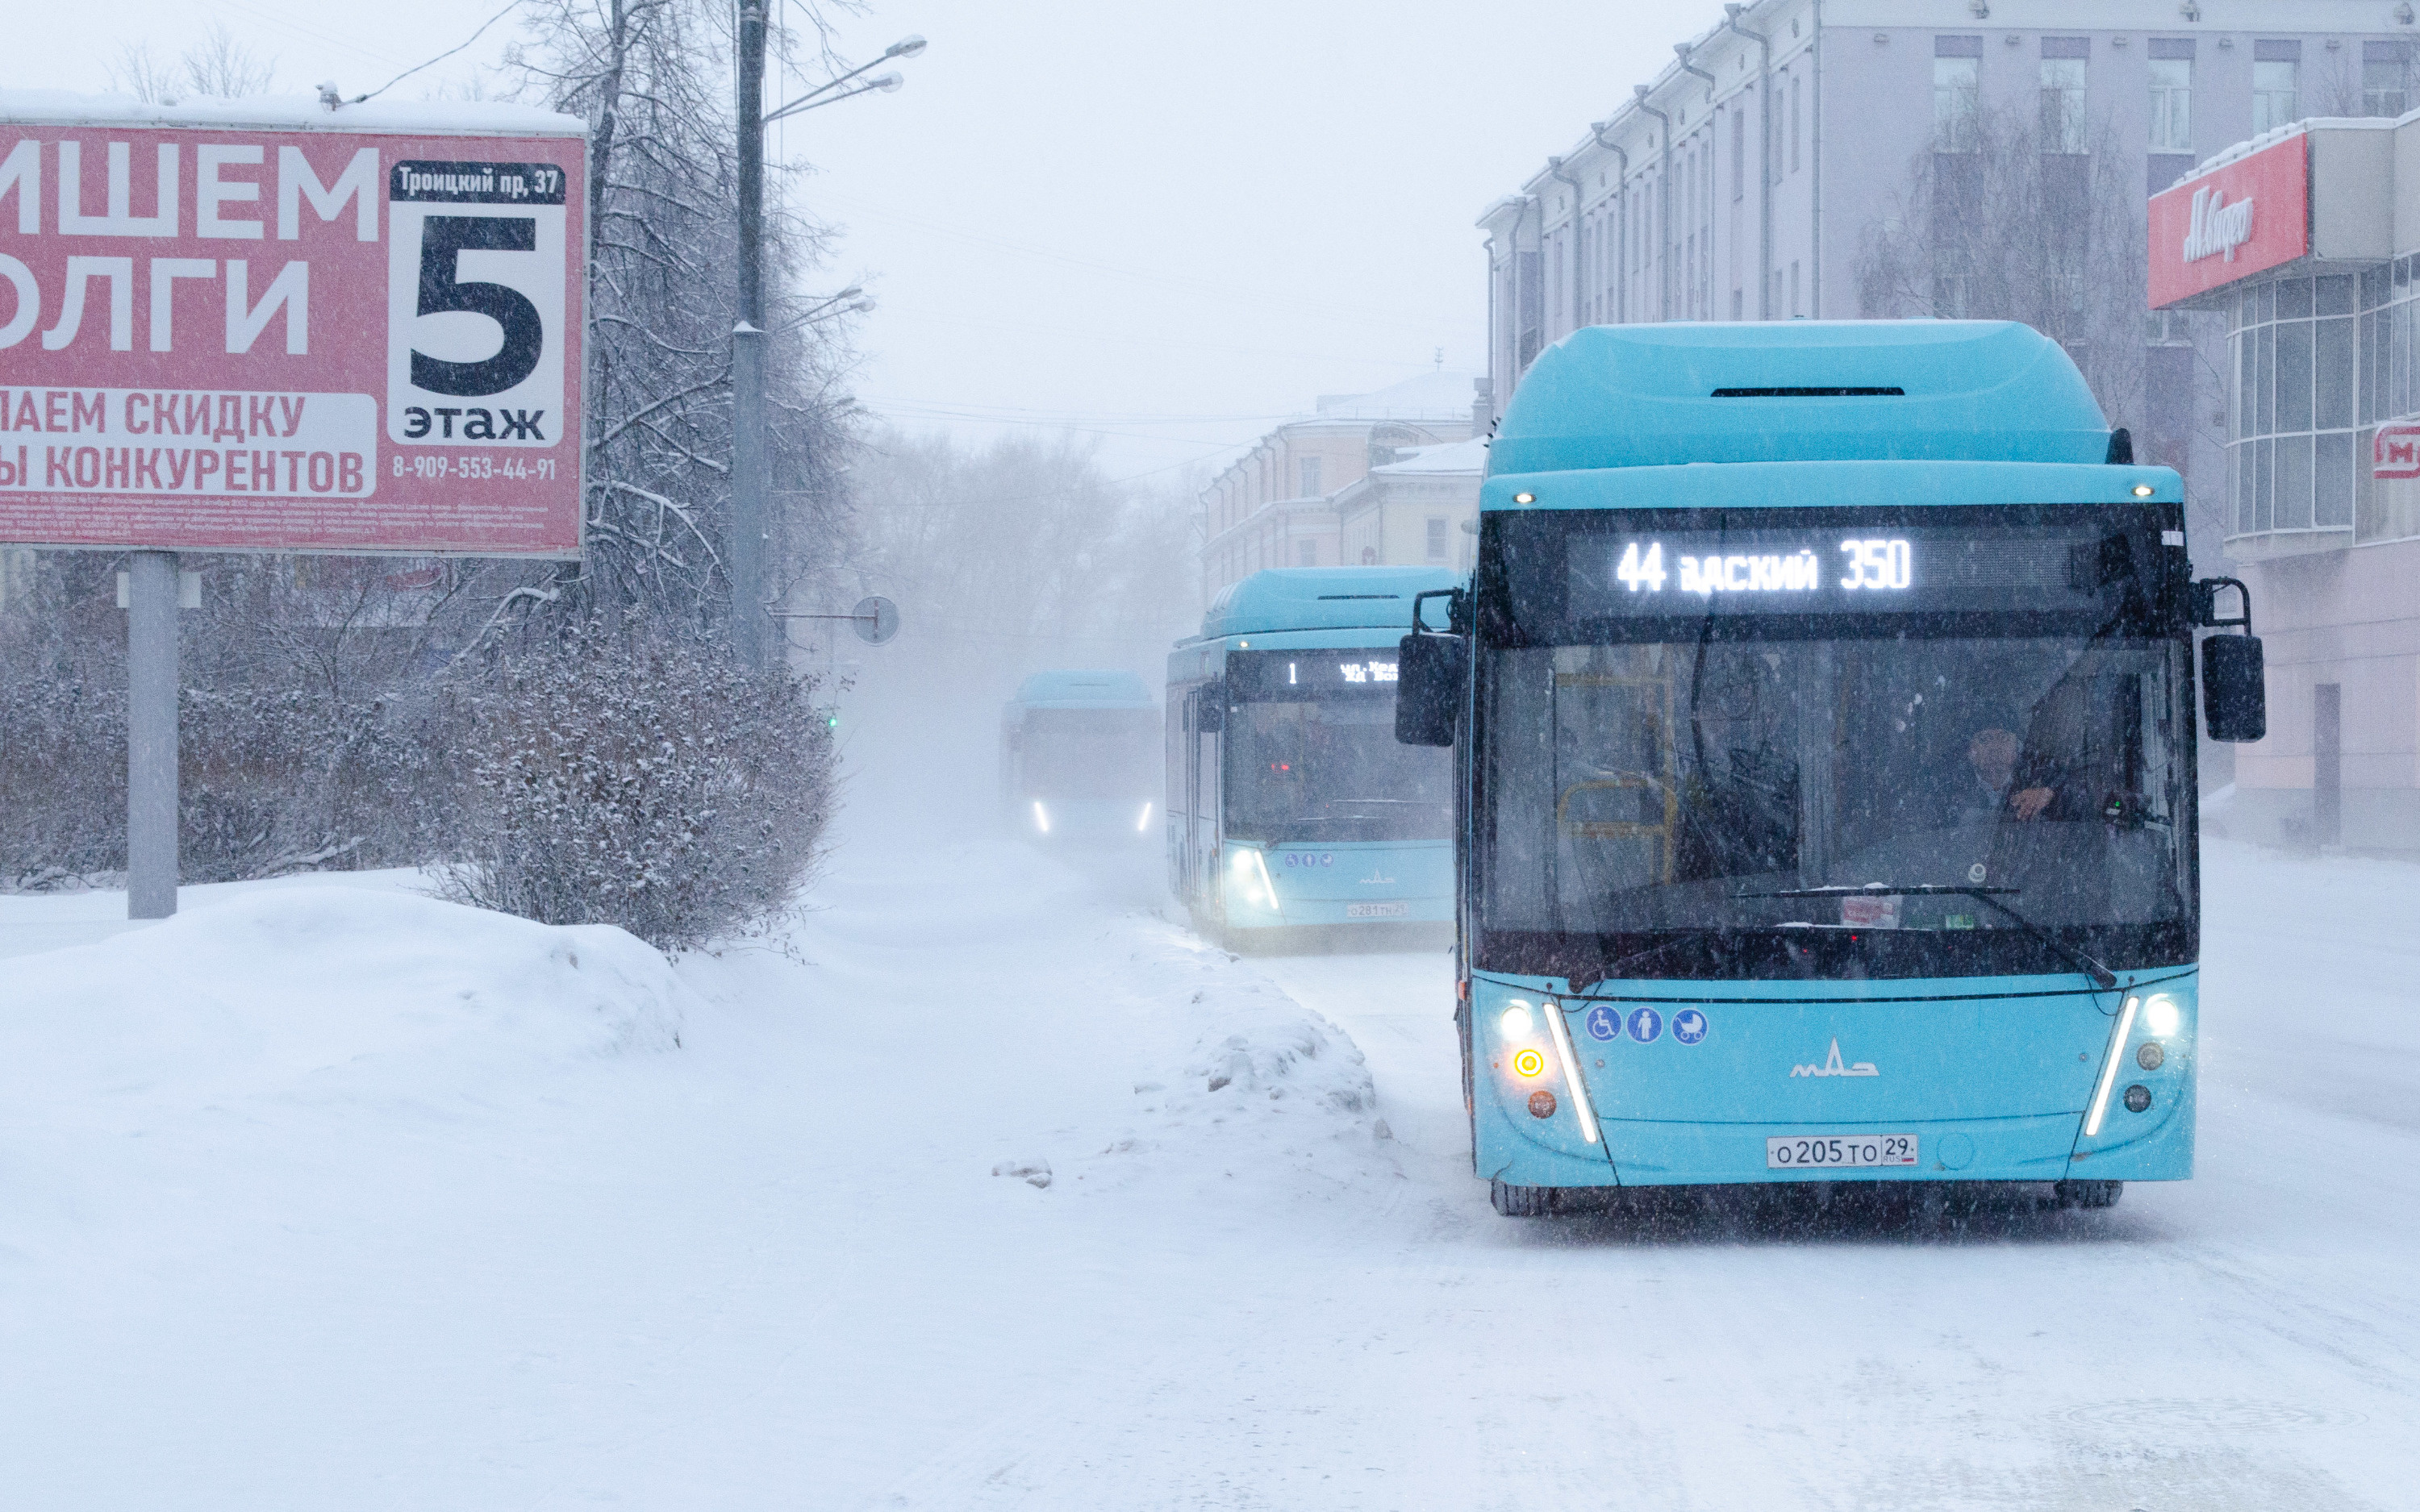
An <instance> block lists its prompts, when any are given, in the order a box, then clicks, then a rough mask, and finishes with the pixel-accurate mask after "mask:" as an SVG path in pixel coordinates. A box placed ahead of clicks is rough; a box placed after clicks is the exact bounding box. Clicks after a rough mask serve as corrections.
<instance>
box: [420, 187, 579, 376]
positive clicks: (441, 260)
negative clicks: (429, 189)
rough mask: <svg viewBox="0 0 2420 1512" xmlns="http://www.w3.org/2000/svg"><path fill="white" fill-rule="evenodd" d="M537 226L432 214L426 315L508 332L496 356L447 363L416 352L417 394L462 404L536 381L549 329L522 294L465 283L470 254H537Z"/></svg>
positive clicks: (426, 229) (424, 233)
mask: <svg viewBox="0 0 2420 1512" xmlns="http://www.w3.org/2000/svg"><path fill="white" fill-rule="evenodd" d="M536 250H537V222H535V220H532V219H531V218H529V217H528V216H519V215H432V216H430V217H428V218H427V220H425V221H423V222H421V223H420V313H421V314H422V315H443V314H447V313H449V312H451V311H456V310H462V311H467V312H469V313H470V314H472V315H484V316H487V317H488V318H489V319H490V320H493V321H494V322H495V323H496V325H497V326H498V327H499V328H500V329H501V330H502V331H503V332H504V345H503V346H502V347H498V348H497V349H496V355H495V356H493V357H489V358H485V359H483V360H481V361H479V362H476V363H449V362H446V361H444V360H443V359H442V358H436V357H430V356H427V354H425V353H423V352H420V351H418V350H414V351H413V352H412V354H411V383H412V387H414V388H418V389H426V390H427V391H428V392H429V393H450V394H454V395H455V396H457V397H458V398H476V397H478V396H479V395H481V394H487V393H504V391H505V390H507V389H509V388H511V387H513V386H514V385H515V384H517V383H519V382H520V380H521V379H523V378H527V377H529V376H530V374H531V373H532V372H533V371H535V368H536V367H537V360H538V356H539V354H540V352H541V351H543V350H544V348H545V346H546V322H545V321H544V320H543V319H541V318H540V317H539V316H538V313H537V306H536V305H535V304H532V303H531V302H530V301H529V298H528V296H526V295H524V294H522V293H521V291H520V290H519V289H517V288H507V287H506V286H504V285H502V284H465V283H462V282H460V273H461V255H462V254H463V253H465V252H535V251H536Z"/></svg>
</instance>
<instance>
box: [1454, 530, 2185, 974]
mask: <svg viewBox="0 0 2420 1512" xmlns="http://www.w3.org/2000/svg"><path fill="white" fill-rule="evenodd" d="M1938 513H1939V512H1936V515H1937V514H1938ZM1801 533H1802V534H1805V533H1807V532H1801ZM1814 533H1816V534H1818V535H1820V534H1821V533H1822V532H1814ZM1981 533H1982V534H1983V537H1984V539H1983V541H1982V543H1981V545H1980V546H1979V547H1978V548H1976V549H1973V550H1968V549H1964V548H1963V547H1964V545H1965V543H1962V542H1961V541H1957V540H1953V539H1950V538H1948V537H1947V536H1946V535H1945V534H1943V533H1942V532H1933V533H1932V534H1931V535H1928V534H1927V533H1926V532H1920V531H1908V532H1871V533H1869V535H1864V536H1852V537H1851V538H1850V539H1849V540H1848V541H1847V542H1846V543H1840V544H1843V545H1848V546H1855V547H1858V548H1862V549H1863V552H1864V554H1863V556H1862V558H1859V557H1856V556H1854V555H1853V554H1852V555H1846V556H1844V555H1843V554H1842V553H1840V552H1837V551H1836V550H1835V549H1834V547H1835V545H1836V543H1833V542H1831V541H1829V540H1820V541H1818V540H1808V541H1807V542H1805V543H1803V544H1802V543H1801V542H1799V541H1797V540H1794V539H1793V540H1778V541H1776V540H1769V539H1761V538H1760V537H1759V535H1758V532H1740V531H1732V532H1727V535H1728V539H1726V540H1723V541H1720V542H1717V541H1714V540H1712V539H1710V538H1701V537H1692V536H1689V535H1687V534H1685V533H1683V532H1662V538H1660V539H1658V540H1654V541H1650V542H1647V543H1646V544H1648V545H1651V546H1660V547H1662V548H1664V549H1663V551H1662V553H1661V555H1662V557H1663V559H1664V560H1663V561H1662V562H1660V563H1658V564H1659V565H1662V566H1663V567H1664V569H1665V571H1666V573H1667V575H1668V584H1667V592H1669V591H1670V590H1671V589H1674V588H1678V587H1679V583H1678V581H1677V579H1679V578H1680V575H1681V573H1682V572H1683V570H1684V568H1685V570H1687V571H1689V572H1690V574H1691V575H1692V577H1693V578H1695V579H1697V580H1698V581H1699V583H1700V584H1703V583H1706V582H1708V581H1710V580H1712V581H1714V587H1713V588H1711V589H1705V590H1699V591H1684V593H1685V594H1686V596H1687V598H1688V599H1689V601H1690V602H1691V604H1692V605H1693V606H1695V607H1696V608H1695V612H1694V613H1692V612H1690V611H1689V610H1688V609H1681V610H1680V611H1679V612H1674V605H1673V604H1672V603H1670V602H1669V601H1668V602H1666V603H1665V604H1662V605H1650V604H1648V602H1647V598H1648V594H1649V592H1650V591H1649V590H1648V589H1647V586H1646V585H1645V584H1643V583H1642V584H1641V586H1640V588H1639V589H1638V590H1632V589H1630V588H1627V587H1625V586H1623V585H1622V584H1621V581H1620V572H1621V556H1622V555H1623V554H1627V553H1629V551H1630V548H1631V547H1633V546H1635V545H1639V544H1640V540H1641V538H1640V537H1638V536H1637V535H1636V534H1633V535H1628V536H1624V535H1621V534H1619V533H1616V534H1613V535H1610V536H1604V535H1601V536H1599V537H1598V538H1596V539H1592V540H1590V541H1588V542H1587V543H1585V544H1584V545H1580V546H1577V547H1575V548H1570V549H1566V550H1564V551H1561V552H1548V553H1535V552H1533V553H1531V554H1530V555H1532V557H1533V558H1553V559H1557V560H1555V562H1554V565H1555V566H1556V567H1558V568H1559V569H1560V571H1561V573H1562V579H1561V580H1560V581H1559V582H1558V583H1557V584H1555V585H1554V586H1555V588H1556V590H1557V592H1556V594H1554V595H1553V598H1554V600H1555V602H1554V603H1553V604H1552V605H1547V606H1543V607H1544V608H1546V609H1548V610H1549V612H1545V613H1539V612H1535V611H1536V610H1537V609H1540V608H1541V607H1542V606H1541V604H1540V597H1541V595H1539V594H1528V595H1527V596H1528V600H1529V607H1530V608H1531V609H1532V610H1533V612H1532V614H1531V616H1530V619H1531V624H1530V625H1528V626H1527V627H1526V628H1528V629H1532V630H1534V629H1546V630H1548V631H1549V632H1550V633H1548V634H1546V635H1544V636H1536V635H1532V634H1526V633H1524V634H1519V635H1518V636H1517V637H1514V636H1506V635H1504V634H1503V631H1504V630H1506V629H1508V628H1521V627H1518V626H1515V625H1512V624H1511V623H1509V622H1510V621H1512V620H1513V619H1516V618H1517V615H1516V616H1500V617H1499V621H1498V636H1497V639H1499V640H1503V639H1516V638H1517V639H1519V640H1546V641H1548V642H1549V643H1545V644H1510V645H1506V644H1499V645H1497V646H1494V647H1492V648H1491V647H1486V646H1484V645H1482V650H1481V718H1480V728H1481V731H1482V732H1483V734H1482V737H1481V748H1480V749H1481V764H1480V779H1481V792H1482V795H1483V797H1482V800H1481V801H1482V804H1483V809H1484V815H1485V820H1484V823H1483V825H1482V826H1481V846H1482V855H1481V865H1480V868H1479V870H1480V874H1481V889H1480V912H1481V921H1482V925H1483V927H1484V929H1485V930H1487V931H1490V932H1503V933H1505V934H1506V935H1508V936H1528V937H1530V938H1532V939H1537V938H1547V937H1558V936H1559V937H1564V938H1567V939H1568V938H1570V937H1573V936H1578V937H1584V938H1586V939H1589V940H1591V941H1594V942H1597V946H1598V949H1595V950H1592V951H1585V952H1583V953H1584V954H1589V955H1590V956H1592V957H1593V958H1594V962H1595V964H1596V966H1598V967H1599V968H1601V969H1603V970H1604V971H1605V974H1606V975H1616V974H1619V973H1617V972H1615V971H1614V970H1613V969H1612V968H1613V967H1614V966H1615V965H1616V964H1618V963H1620V962H1622V961H1624V960H1631V961H1632V963H1633V966H1634V967H1636V968H1637V969H1636V970H1634V971H1633V974H1636V975H1645V976H1664V975H1678V976H1689V975H1724V974H1745V975H1759V974H1763V972H1764V971H1765V970H1766V969H1767V968H1768V966H1771V965H1775V964H1779V965H1784V966H1789V967H1792V968H1794V969H1802V970H1803V969H1806V968H1807V964H1808V963H1809V962H1811V961H1813V960H1814V959H1816V958H1817V957H1818V956H1819V955H1822V954H1823V953H1824V952H1823V950H1819V949H1818V946H1819V944H1822V943H1823V941H1822V939H1821V937H1822V936H1825V935H1830V936H1833V937H1834V938H1833V940H1832V941H1831V942H1830V943H1831V947H1833V948H1830V949H1829V958H1830V959H1831V961H1832V962H1833V964H1834V965H1835V966H1836V967H1837V968H1838V969H1847V970H1856V971H1861V972H1869V973H1871V974H1885V975H1920V974H1926V973H1928V972H1934V971H1937V972H1938V973H1939V974H1942V975H1953V974H1962V973H1964V972H1968V971H1972V970H1977V969H2003V970H2006V969H2020V968H2024V969H2035V968H2040V969H2050V970H2057V969H2063V968H2062V967H2061V966H2060V965H2059V964H2057V963H2056V961H2055V959H2052V960H2046V959H2044V957H2043V955H2042V949H2043V942H2042V941H2041V940H2040V938H2039V937H2035V938H2031V939H2027V938H2025V937H2024V936H2025V931H2024V924H2031V925H2038V926H2040V927H2041V929H2042V930H2043V931H2045V932H2047V933H2051V934H2052V935H2053V936H2054V937H2055V938H2057V939H2060V940H2062V941H2064V942H2065V943H2067V944H2068V945H2070V946H2071V947H2073V948H2076V949H2093V950H2096V951H2107V952H2111V953H2112V954H2114V955H2115V956H2117V957H2119V958H2123V959H2121V960H2116V961H2113V962H2112V964H2149V962H2150V959H2151V958H2154V957H2157V956H2160V955H2162V954H2164V953H2166V952H2168V951H2170V950H2173V949H2175V947H2176V945H2177V943H2178V940H2179V938H2180V931H2182V930H2184V929H2187V928H2189V926H2190V924H2191V919H2190V912H2191V911H2190V908H2189V905H2188V903H2187V899H2189V898H2190V897H2191V895H2192V887H2191V872H2190V868H2191V865H2192V851H2191V847H2190V846H2189V845H2188V844H2186V843H2185V842H2184V841H2185V825H2186V824H2187V823H2188V820H2189V816H2190V814H2191V812H2192V805H2191V799H2190V793H2189V788H2188V784H2189V782H2190V780H2191V770H2190V756H2191V749H2192V746H2191V731H2190V723H2189V721H2190V718H2191V714H2190V709H2191V704H2190V694H2191V688H2190V686H2189V662H2188V660H2187V649H2188V648H2187V642H2186V641H2185V640H2184V638H2183V637H2182V636H2180V635H2157V634H2152V633H2149V631H2150V630H2151V629H2152V628H2153V626H2152V625H2151V624H2150V623H2149V622H2150V621H2151V620H2152V619H2154V618H2156V616H2155V614H2154V613H2153V611H2152V606H2153V605H2154V604H2155V602H2156V594H2154V593H2151V592H2149V591H2147V590H2146V587H2145V584H2144V582H2143V580H2142V579H2141V578H2140V576H2139V575H2138V574H2137V573H2135V572H2134V571H2133V567H2132V565H2131V564H2130V563H2127V562H2125V561H2117V562H2116V563H2114V565H2112V566H2110V567H2109V568H2108V570H2107V571H2104V561H2106V560H2107V559H2110V558H2112V557H2123V556H2124V555H2125V553H2123V552H2110V551H2104V550H2103V549H2102V543H2103V541H2104V540H2105V539H2106V538H2107V536H2106V533H2105V532H2099V533H2094V532H2087V533H2085V534H2084V535H2082V536H2080V537H2078V536H2075V535H2074V534H2073V533H2072V532H2066V533H2062V532H2058V531H2055V530H2054V531H2047V532H2045V531H2040V530H2036V531H2032V532H1981ZM1974 534H1975V532H1972V530H1971V528H1970V529H1969V531H1968V537H1967V539H1968V540H1969V541H1971V540H1972V538H1973V536H1974ZM2120 538H2123V537H2122V534H2121V537H2120ZM2149 541H2150V542H2151V543H2153V544H2157V543H2158V541H2159V536H2158V535H2157V533H2156V532H2154V533H2152V534H2151V535H2150V536H2149ZM1683 548H1687V549H1683ZM1776 548H1783V549H1776ZM2079 548H2081V551H2082V554H2081V555H2079V554H2078V552H2079ZM2129 549H2136V548H2129ZM1793 551H1801V552H1804V553H1805V554H1806V555H1807V556H1811V557H1815V558H1817V559H1819V560H1822V561H1823V566H1822V567H1821V568H1815V569H1810V568H1808V567H1805V566H1801V567H1799V568H1798V569H1797V571H1796V574H1795V576H1794V577H1793V575H1792V571H1791V569H1790V566H1789V555H1790V553H1791V552H1793ZM2136 554H2137V555H2138V556H2139V555H2140V554H2141V552H2140V551H2139V550H2138V549H2137V550H2136ZM1978 558H1979V559H1982V564H1981V565H1980V566H1978V564H1977V563H1978ZM1646 560H1647V552H1646V551H1645V550H1641V551H1639V552H1637V554H1635V555H1632V556H1631V562H1632V567H1631V571H1632V574H1633V576H1634V577H1636V576H1637V575H1638V574H1639V573H1641V572H1642V571H1643V570H1644V563H1645V562H1646ZM1740 562H1746V563H1749V565H1747V566H1746V567H1745V568H1742V567H1740V566H1737V565H1733V563H1740ZM1761 562H1763V563H1779V565H1777V566H1775V565H1762V564H1760V563H1761ZM1959 570H1964V571H1966V572H1967V573H1968V576H1969V579H1978V580H1968V581H1963V582H1961V581H1959V580H1958V579H1957V578H1956V573H1957V571H1959ZM1816 572H1821V573H1822V574H1823V580H1822V581H1821V582H1820V583H1817V582H1807V581H1805V580H1804V579H1807V578H1809V577H1810V576H1813V574H1814V573H1816ZM1716 574H1719V575H1720V578H1719V579H1716V578H1715V577H1714V575H1716ZM1859 574H1863V575H1866V576H1867V579H1868V580H1867V581H1866V582H1864V583H1862V584H1860V585H1859V587H1858V589H1857V590H1855V591H1860V592H1865V593H1867V594H1869V595H1873V594H1881V593H1893V594H1906V595H1907V596H1905V597H1903V598H1895V599H1891V600H1889V601H1887V602H1885V603H1884V604H1883V605H1882V607H1881V608H1879V609H1876V608H1875V607H1874V606H1873V604H1872V603H1871V602H1869V601H1867V600H1860V601H1854V605H1855V607H1854V609H1849V608H1846V607H1844V606H1843V600H1844V598H1845V597H1846V592H1847V591H1844V590H1842V589H1841V588H1840V586H1839V584H1840V580H1841V579H1842V578H1843V577H1844V576H1852V577H1853V576H1855V575H1859ZM2029 574H2030V575H2032V576H2034V577H2039V578H2040V579H2042V580H2041V581H2040V582H2030V581H2027V580H2025V579H2027V578H2028V575H2029ZM1598 578H1608V579H1611V587H1610V589H1609V594H1610V595H1611V596H1606V595H1602V594H1599V595H1598V596H1596V597H1594V598H1592V597H1591V595H1592V594H1597V590H1596V589H1595V588H1594V587H1592V586H1591V581H1592V580H1593V579H1598ZM1876 579H1879V580H1880V582H1881V583H1883V584H1886V585H1893V586H1888V587H1883V588H1878V587H1876V582H1875V580H1876ZM1979 579H1993V580H1992V581H1989V582H1986V581H1981V580H1979ZM1751 580H1761V581H1764V582H1767V583H1769V584H1770V585H1771V586H1769V587H1764V588H1757V587H1750V586H1747V584H1748V583H1749V582H1750V581H1751ZM1793 582H1796V583H1797V591H1798V592H1799V593H1800V594H1801V595H1802V597H1801V600H1800V601H1799V602H1797V603H1795V604H1785V602H1784V600H1785V597H1786V595H1788V594H1791V593H1792V586H1791V585H1792V583H1793ZM1928 585H1929V586H1930V587H1931V590H1932V592H1931V594H1930V595H1928V594H1925V593H1924V592H1923V590H1924V589H1925V588H1926V587H1927V586H1928ZM2154 586H2155V585H2154ZM1634 592H1636V593H1637V594H1639V596H1638V597H1637V598H1635V599H1634V598H1633V597H1632V596H1631V595H1632V594H1634ZM1748 594H1757V595H1759V599H1758V602H1756V603H1754V604H1745V605H1744V604H1740V603H1739V602H1738V599H1739V598H1741V597H1745V596H1746V595H1748ZM1960 594H1963V595H1964V596H1963V597H1960V596H1959V595H1960ZM1726 595H1729V597H1728V600H1727V596H1726ZM1513 596H1514V600H1515V602H1516V603H1517V602H1518V601H1519V600H1520V599H1521V598H1522V597H1523V596H1524V595H1522V594H1519V593H1518V591H1517V585H1516V588H1515V593H1514V595H1513ZM1993 599H1997V600H1998V602H1996V603H1994V602H1992V600H1993ZM1555 609H1559V611H1560V612H1559V613H1556V612H1552V610H1555ZM1556 642H1559V643H1556ZM1835 889H1837V891H1836V890H1835ZM1925 889H1935V890H1932V891H1926V890H1925ZM1942 889H1966V890H1963V891H1957V890H1942ZM1978 893H1979V894H1982V895H1981V896H1978V895H1977V894H1978ZM2020 918H2022V920H2023V921H2024V923H2020V921H2019V920H2020ZM1840 936H1856V937H1858V938H1859V939H1870V940H1872V941H1874V942H1876V944H1877V946H1878V947H1879V949H1861V950H1859V951H1857V952H1855V957H1854V964H1848V963H1847V961H1846V959H1845V958H1844V956H1843V952H1842V951H1841V950H1840V949H1837V947H1838V944H1840V943H1841V941H1840V938H1839V937H1840ZM1760 946H1761V949H1760V948H1759V947H1760ZM1565 953H1569V952H1568V951H1566V952H1565ZM1641 956H1644V957H1647V958H1648V959H1635V958H1637V957H1641ZM1759 963H1761V964H1759Z"/></svg>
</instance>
